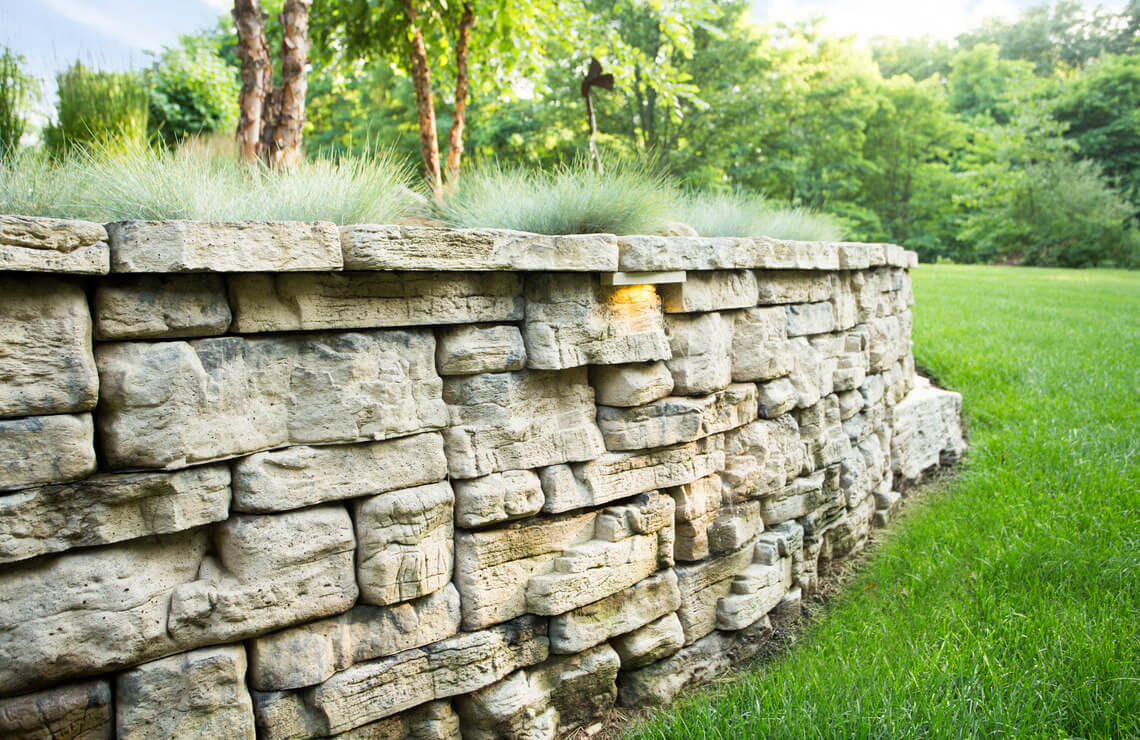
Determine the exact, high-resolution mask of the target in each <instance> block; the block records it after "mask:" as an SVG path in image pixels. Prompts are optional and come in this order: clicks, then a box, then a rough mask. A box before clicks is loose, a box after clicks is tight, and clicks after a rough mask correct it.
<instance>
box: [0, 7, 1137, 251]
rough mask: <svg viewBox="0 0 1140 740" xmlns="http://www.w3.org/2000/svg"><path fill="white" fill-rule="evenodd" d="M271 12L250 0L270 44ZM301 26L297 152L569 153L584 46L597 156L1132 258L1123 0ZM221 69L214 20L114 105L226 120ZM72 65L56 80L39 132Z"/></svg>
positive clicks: (997, 244) (878, 233)
mask: <svg viewBox="0 0 1140 740" xmlns="http://www.w3.org/2000/svg"><path fill="white" fill-rule="evenodd" d="M282 5H283V3H282V2H281V0H265V1H264V2H263V7H264V10H265V14H266V20H265V25H264V33H265V35H266V38H267V39H268V46H269V48H271V49H276V48H281V38H282V23H281V20H280V17H281V10H282ZM308 20H309V27H310V35H311V42H312V49H311V51H310V61H311V68H310V69H309V71H308V74H307V87H308V92H307V103H306V107H305V111H304V115H305V121H304V142H305V149H306V151H307V153H308V155H309V156H310V157H336V156H338V155H340V154H344V153H360V152H366V151H375V150H377V149H381V150H386V151H393V152H395V153H396V154H397V155H398V156H403V157H406V158H407V159H408V160H409V161H416V160H420V161H422V162H423V164H424V168H425V172H426V175H427V178H426V179H427V183H428V188H427V190H429V191H435V192H437V193H438V192H439V191H440V189H441V188H443V187H445V186H446V185H445V183H446V182H448V181H454V180H457V179H459V178H460V177H461V172H462V171H464V170H465V169H466V168H468V167H471V166H476V167H479V166H487V165H488V164H491V163H493V164H495V165H497V166H500V167H514V166H522V167H528V168H551V167H554V166H556V165H558V164H559V163H561V162H567V161H570V160H572V159H573V158H574V157H576V156H578V155H579V154H580V152H581V151H582V149H583V148H584V146H585V107H584V101H583V100H582V98H581V97H580V95H579V93H578V85H579V82H580V81H581V77H582V74H583V72H584V71H585V68H586V64H587V63H588V61H589V59H590V58H591V57H592V56H593V57H597V58H599V59H600V60H602V62H603V64H604V65H605V66H606V68H607V70H608V71H611V72H613V73H614V75H615V77H616V86H615V89H614V91H613V92H612V93H604V92H603V93H601V94H600V95H599V97H598V99H597V100H596V106H597V113H598V123H599V128H600V131H601V134H602V137H601V143H602V145H603V147H604V148H605V149H606V150H608V151H609V152H610V153H611V155H614V156H625V157H633V158H641V159H643V160H644V159H646V158H648V159H651V160H652V161H653V162H654V165H655V167H657V168H659V169H661V170H662V171H664V172H665V173H667V174H668V175H669V176H671V177H672V178H673V179H675V180H676V181H678V182H680V183H681V184H682V185H683V186H685V187H687V188H690V189H693V190H700V191H720V192H726V193H728V192H743V193H756V194H762V195H763V196H765V197H766V198H768V199H770V200H772V201H777V202H781V203H787V204H790V205H792V206H802V207H806V208H811V209H816V210H818V211H821V212H824V213H828V214H831V215H833V216H835V217H837V218H838V219H839V220H840V221H841V222H842V224H843V225H844V227H845V231H846V232H847V235H848V236H849V237H850V238H853V239H860V240H870V241H880V240H884V241H893V242H898V243H902V244H905V245H907V246H908V247H910V248H914V249H917V250H918V251H919V252H920V254H921V255H922V257H923V258H924V259H926V260H932V259H936V258H938V257H943V258H949V259H954V260H959V261H1002V262H1013V263H1028V264H1060V265H1134V264H1135V263H1136V261H1137V259H1138V254H1140V232H1138V227H1137V214H1138V213H1140V55H1138V54H1137V46H1138V44H1140V0H1132V2H1131V3H1130V4H1129V5H1128V6H1127V7H1126V8H1125V9H1124V10H1123V11H1121V12H1114V11H1109V10H1105V9H1103V8H1098V9H1096V10H1094V11H1085V10H1083V9H1082V6H1081V5H1080V4H1079V3H1077V2H1073V1H1072V0H1061V1H1060V2H1056V3H1053V4H1043V5H1039V6H1035V7H1032V8H1030V9H1028V10H1026V11H1024V12H1023V13H1022V14H1021V16H1020V17H1019V18H1018V19H1017V20H1016V21H1014V22H1004V21H992V22H988V23H986V24H985V25H984V26H983V27H981V28H978V29H975V30H973V31H970V32H968V33H964V34H962V35H960V36H959V37H958V38H957V39H956V40H955V41H954V42H943V41H935V40H931V39H929V38H919V39H906V40H903V39H887V38H878V39H875V40H874V41H873V42H872V43H871V45H870V48H864V47H861V46H860V45H858V44H857V43H856V41H855V40H854V39H853V38H851V37H843V36H837V35H833V34H828V33H825V32H823V31H822V30H821V24H820V23H819V22H807V23H799V24H771V25H769V24H764V25H761V24H756V23H754V22H752V21H751V19H750V17H749V4H748V3H747V2H745V1H744V0H661V1H660V2H654V3H647V2H644V1H643V0H577V2H558V1H557V0H525V1H524V2H510V3H508V2H501V1H500V0H483V1H480V0H470V2H462V3H456V2H454V1H453V2H451V3H448V2H445V1H444V0H399V1H396V0H313V3H312V7H311V10H310V12H309V18H308ZM9 66H12V65H9ZM239 67H240V60H239V45H238V37H237V34H236V33H235V30H234V23H233V18H232V17H230V16H224V17H222V18H220V19H219V23H218V26H217V28H215V29H213V30H211V31H210V32H207V33H203V34H200V35H197V36H192V37H186V38H184V39H183V41H182V43H181V44H180V45H178V46H177V47H175V48H171V49H167V50H165V51H164V52H163V54H162V55H161V56H160V57H159V58H158V59H157V60H156V62H155V64H154V66H153V68H152V69H151V70H149V71H148V72H147V73H146V77H147V82H146V85H147V90H148V93H147V95H146V97H145V102H144V103H143V104H140V103H139V102H138V101H137V100H134V101H133V102H131V103H130V105H133V106H134V107H133V110H134V111H135V112H136V117H137V115H145V124H144V127H145V128H146V129H147V130H148V131H150V136H151V137H152V138H157V139H162V140H163V141H165V142H166V143H167V144H170V145H176V144H177V142H179V141H181V140H182V139H183V138H184V137H185V136H187V135H192V134H200V133H208V132H211V131H225V132H231V131H233V130H234V127H235V126H236V123H237V105H236V99H237V95H238V89H239V87H238V84H237V70H238V68H239ZM7 68H8V67H0V69H7ZM15 68H16V69H17V72H18V65H16V67H15ZM81 69H85V68H82V67H81V65H78V64H77V65H76V67H73V68H72V69H70V70H68V71H66V72H64V73H62V74H61V75H60V90H61V100H60V111H59V115H58V116H57V118H58V120H57V122H55V123H53V126H54V127H57V128H58V127H62V126H64V125H65V121H64V119H65V111H64V94H63V93H64V89H65V78H66V76H67V75H75V74H77V73H78V72H77V70H81ZM85 73H86V74H87V75H88V76H91V75H98V74H107V73H97V72H92V71H90V70H86V71H85ZM6 74H8V73H6ZM275 74H277V75H278V77H279V76H280V74H279V73H275ZM112 77H113V76H112ZM116 79H117V78H116ZM126 97H129V96H125V98H126ZM104 98H105V96H104ZM125 98H124V99H125ZM124 105H127V103H126V102H125V103H124ZM4 110H5V109H4V108H3V107H0V118H3V115H4ZM107 125H110V124H109V123H108V124H107ZM133 125H135V127H136V128H137V127H138V126H139V124H138V123H135V124H133ZM3 126H4V123H3V121H0V131H2V130H3ZM51 131H52V128H51V127H49V129H48V131H46V132H45V134H44V140H45V142H46V143H48V144H49V145H51V146H62V144H59V143H54V144H53V135H52V134H51ZM61 138H64V137H59V136H55V139H61ZM441 141H443V142H446V147H441V146H440V142H441ZM0 145H2V142H0ZM441 149H442V150H443V152H444V153H443V155H442V156H443V159H442V160H441Z"/></svg>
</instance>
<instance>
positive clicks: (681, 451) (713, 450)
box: [539, 436, 724, 513]
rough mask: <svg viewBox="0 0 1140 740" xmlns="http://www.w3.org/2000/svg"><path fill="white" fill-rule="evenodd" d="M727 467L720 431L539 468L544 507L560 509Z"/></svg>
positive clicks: (689, 479) (666, 485)
mask: <svg viewBox="0 0 1140 740" xmlns="http://www.w3.org/2000/svg"><path fill="white" fill-rule="evenodd" d="M722 467H724V441H723V439H721V438H720V437H719V436H712V437H705V438H704V439H702V440H699V441H697V442H690V443H688V444H683V445H676V446H673V447H664V448H661V449H656V450H650V451H648V452H610V453H606V454H605V455H603V456H602V457H600V458H598V459H597V460H594V461H591V462H588V463H584V464H581V465H552V466H551V467H549V468H545V469H543V470H541V471H540V472H539V477H540V478H541V479H542V492H543V494H544V495H545V497H546V502H545V503H544V504H543V507H542V509H543V511H546V512H549V513H559V512H563V511H570V510H571V509H580V508H584V507H587V506H597V505H599V504H604V503H608V502H610V501H615V500H617V499H619V498H626V497H628V496H633V495H635V494H639V493H645V492H647V491H653V490H656V489H660V488H669V487H671V486H679V485H682V484H684V483H690V482H692V481H695V480H696V479H697V478H703V477H704V476H706V475H709V474H711V473H714V472H716V471H717V470H720V469H721V468H722Z"/></svg>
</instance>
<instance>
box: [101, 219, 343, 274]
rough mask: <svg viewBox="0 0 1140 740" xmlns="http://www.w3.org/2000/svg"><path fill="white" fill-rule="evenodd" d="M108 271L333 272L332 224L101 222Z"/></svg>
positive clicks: (336, 264)
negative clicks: (108, 244)
mask: <svg viewBox="0 0 1140 740" xmlns="http://www.w3.org/2000/svg"><path fill="white" fill-rule="evenodd" d="M107 234H108V235H109V236H110V242H111V270H112V271H113V272H299V271H304V270H339V269H340V268H341V264H342V260H341V253H340V239H339V237H338V234H337V230H336V226H335V225H334V224H331V223H328V222H326V221H317V222H312V223H305V222H301V221H274V222H267V221H235V222H229V223H208V222H205V221H120V222H118V223H113V224H107Z"/></svg>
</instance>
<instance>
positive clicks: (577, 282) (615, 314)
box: [523, 273, 670, 370]
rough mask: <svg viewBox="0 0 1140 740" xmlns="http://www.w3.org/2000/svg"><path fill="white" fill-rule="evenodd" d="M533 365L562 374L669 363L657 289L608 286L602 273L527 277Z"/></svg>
mask: <svg viewBox="0 0 1140 740" xmlns="http://www.w3.org/2000/svg"><path fill="white" fill-rule="evenodd" d="M525 295H526V323H525V324H524V325H523V340H524V341H525V342H526V353H527V366H528V367H531V368H535V369H539V370H558V369H562V368H569V367H577V366H579V365H618V364H623V363H628V362H647V361H649V360H665V359H668V358H669V356H670V354H669V341H668V339H667V338H666V336H665V329H664V319H663V314H662V312H661V299H660V298H658V297H657V293H656V291H655V290H654V288H653V286H652V285H627V286H622V287H614V288H609V287H603V286H602V284H601V282H600V280H599V278H598V276H597V275H573V274H567V273H541V274H534V275H528V276H527V278H526V289H525Z"/></svg>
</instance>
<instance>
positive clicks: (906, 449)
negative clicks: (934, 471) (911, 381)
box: [891, 378, 966, 483]
mask: <svg viewBox="0 0 1140 740" xmlns="http://www.w3.org/2000/svg"><path fill="white" fill-rule="evenodd" d="M961 414H962V395H961V394H960V393H954V392H952V391H946V390H942V389H941V388H936V387H934V386H932V385H931V384H930V382H929V381H928V380H926V379H925V378H919V379H918V382H917V384H916V387H915V389H914V390H913V391H911V392H910V393H909V394H908V395H907V396H906V397H905V398H904V399H903V400H902V401H901V402H900V403H898V404H897V405H896V406H895V408H894V414H893V423H892V426H893V428H894V435H893V436H892V437H891V467H892V469H893V471H894V473H895V475H897V476H898V477H899V478H901V479H902V481H905V482H907V483H911V482H914V481H917V480H919V479H920V478H921V477H922V474H923V473H924V472H926V471H927V470H929V469H930V468H932V467H934V466H936V465H939V464H940V463H943V462H953V461H956V460H957V459H958V458H960V457H961V456H962V455H963V454H965V451H966V442H965V440H964V439H963V435H962V421H961V419H962V416H961Z"/></svg>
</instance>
